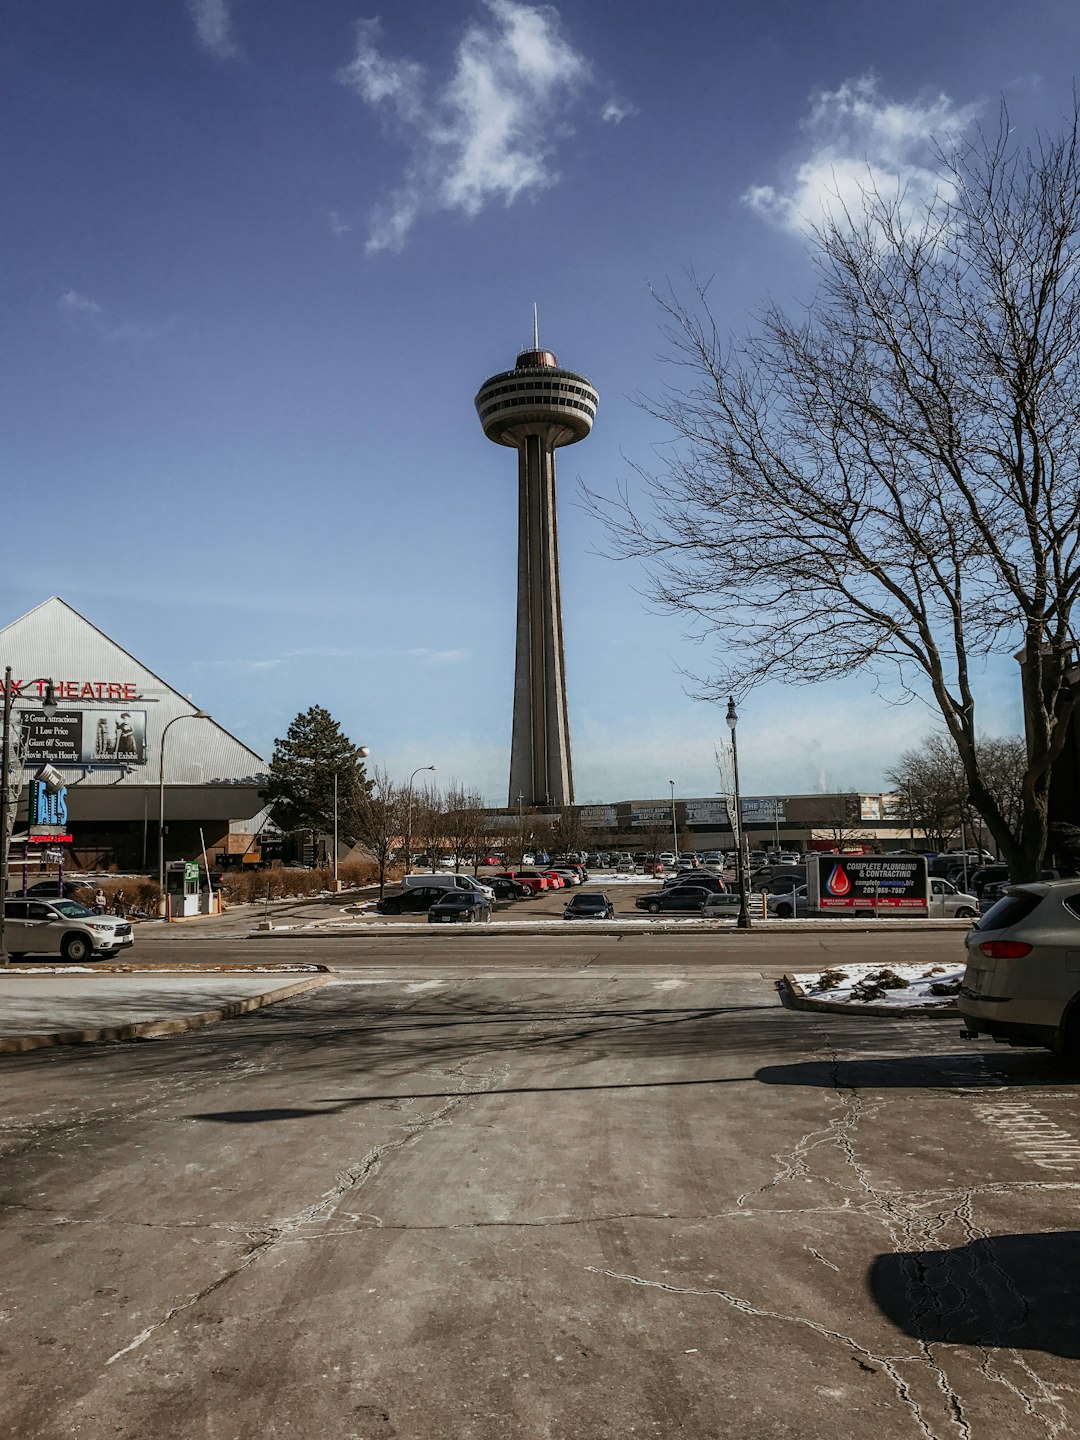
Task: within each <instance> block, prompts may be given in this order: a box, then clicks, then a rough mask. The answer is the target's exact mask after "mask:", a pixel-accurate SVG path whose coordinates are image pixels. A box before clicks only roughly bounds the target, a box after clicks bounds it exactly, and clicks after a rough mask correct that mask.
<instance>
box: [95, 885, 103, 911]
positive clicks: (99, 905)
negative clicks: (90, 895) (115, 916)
mask: <svg viewBox="0 0 1080 1440" xmlns="http://www.w3.org/2000/svg"><path fill="white" fill-rule="evenodd" d="M105 908H106V900H105V891H104V890H102V888H101V886H100V885H99V886H98V888H97V889H96V890H95V892H94V909H95V910H96V911H97V913H98V914H99V915H104V914H105Z"/></svg>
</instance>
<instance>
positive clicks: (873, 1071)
mask: <svg viewBox="0 0 1080 1440" xmlns="http://www.w3.org/2000/svg"><path fill="white" fill-rule="evenodd" d="M754 1078H755V1079H757V1080H760V1081H761V1083H762V1084H763V1085H808V1086H815V1087H817V1088H819V1089H822V1090H1000V1089H1001V1088H1002V1087H1003V1086H1005V1085H1051V1086H1054V1087H1055V1088H1060V1087H1063V1086H1075V1085H1080V1074H1077V1072H1076V1071H1075V1070H1072V1069H1070V1068H1069V1067H1068V1066H1067V1065H1065V1063H1064V1062H1063V1061H1061V1060H1059V1059H1057V1058H1056V1057H1055V1056H1053V1055H1051V1054H1050V1052H1049V1051H1041V1050H1030V1051H1004V1052H1000V1051H998V1052H990V1053H987V1052H986V1051H985V1050H975V1051H969V1050H961V1051H959V1052H946V1053H943V1054H941V1055H901V1056H892V1057H889V1058H875V1059H872V1060H869V1059H861V1058H855V1059H850V1060H839V1059H837V1060H803V1061H800V1062H798V1063H796V1064H793V1065H763V1066H762V1067H761V1069H759V1070H758V1071H757V1072H756V1075H755V1077H754Z"/></svg>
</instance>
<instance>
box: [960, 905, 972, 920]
mask: <svg viewBox="0 0 1080 1440" xmlns="http://www.w3.org/2000/svg"><path fill="white" fill-rule="evenodd" d="M956 918H957V920H974V919H975V911H974V910H972V908H971V906H970V905H961V906H960V909H959V910H957V912H956Z"/></svg>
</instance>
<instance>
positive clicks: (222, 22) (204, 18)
mask: <svg viewBox="0 0 1080 1440" xmlns="http://www.w3.org/2000/svg"><path fill="white" fill-rule="evenodd" d="M188 9H189V10H190V11H191V16H192V19H193V20H194V21H195V34H196V35H197V36H198V39H199V44H200V45H201V46H202V47H203V49H204V50H207V51H209V53H210V54H211V55H213V57H214V59H215V60H232V59H234V58H235V57H236V56H237V55H239V54H240V51H239V48H238V47H237V45H236V44H235V42H234V41H233V38H232V17H231V16H230V14H229V0H188Z"/></svg>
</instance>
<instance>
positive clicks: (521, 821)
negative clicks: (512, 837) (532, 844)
mask: <svg viewBox="0 0 1080 1440" xmlns="http://www.w3.org/2000/svg"><path fill="white" fill-rule="evenodd" d="M524 802H525V796H524V795H522V794H519V795H518V865H519V866H521V865H524V864H525V810H524Z"/></svg>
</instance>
